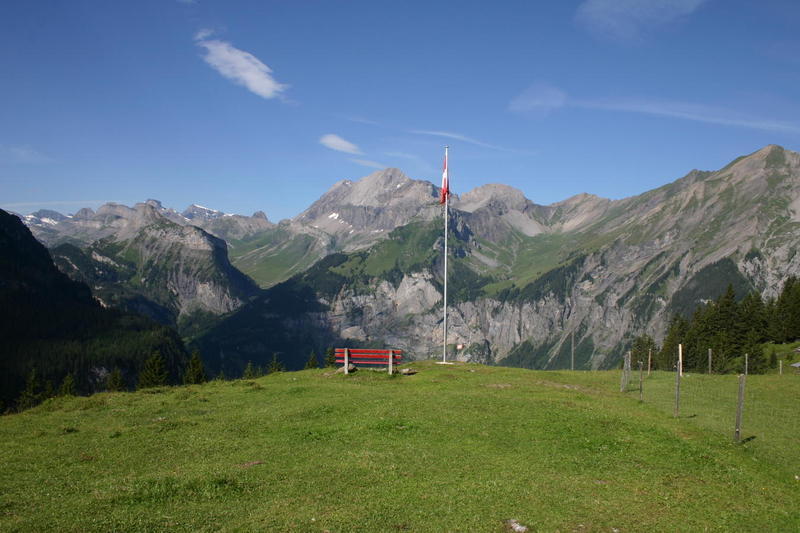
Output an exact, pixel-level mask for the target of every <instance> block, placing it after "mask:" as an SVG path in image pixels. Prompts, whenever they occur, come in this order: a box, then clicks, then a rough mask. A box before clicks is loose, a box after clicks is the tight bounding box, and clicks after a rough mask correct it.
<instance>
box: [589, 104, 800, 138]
mask: <svg viewBox="0 0 800 533" xmlns="http://www.w3.org/2000/svg"><path fill="white" fill-rule="evenodd" d="M575 106H576V107H584V108H589V109H603V110H608V111H625V112H630V113H642V114H645V115H655V116H662V117H670V118H680V119H684V120H693V121H695V122H706V123H709V124H719V125H722V126H739V127H743V128H752V129H757V130H765V131H785V132H795V133H797V132H800V126H798V125H796V124H791V123H788V122H780V121H777V120H769V119H761V118H757V117H752V116H748V115H743V114H741V113H739V112H737V111H733V110H730V109H723V108H717V107H711V106H707V105H703V104H693V103H688V102H673V101H666V100H637V99H630V100H606V101H576V102H575Z"/></svg>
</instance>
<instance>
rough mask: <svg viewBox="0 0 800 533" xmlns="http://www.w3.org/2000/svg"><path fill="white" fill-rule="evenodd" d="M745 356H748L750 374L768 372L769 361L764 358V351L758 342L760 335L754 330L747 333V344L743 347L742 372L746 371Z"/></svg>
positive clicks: (748, 371)
mask: <svg viewBox="0 0 800 533" xmlns="http://www.w3.org/2000/svg"><path fill="white" fill-rule="evenodd" d="M744 354H747V355H748V357H747V373H748V374H764V373H765V372H766V371H767V359H766V357H764V349H763V348H762V347H761V344H759V342H758V333H756V332H755V331H754V330H752V329H751V330H750V331H749V332H748V333H747V336H746V338H745V342H744V344H743V345H742V370H744Z"/></svg>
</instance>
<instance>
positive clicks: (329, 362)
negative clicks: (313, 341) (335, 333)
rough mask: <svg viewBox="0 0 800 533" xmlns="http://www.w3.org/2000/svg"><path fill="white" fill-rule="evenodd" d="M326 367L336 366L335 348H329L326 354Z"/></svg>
mask: <svg viewBox="0 0 800 533" xmlns="http://www.w3.org/2000/svg"><path fill="white" fill-rule="evenodd" d="M325 366H326V367H327V368H333V367H334V366H336V350H334V349H333V346H331V347H329V348H328V349H327V350H326V352H325Z"/></svg>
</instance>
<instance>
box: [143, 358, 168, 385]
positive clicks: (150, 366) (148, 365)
mask: <svg viewBox="0 0 800 533" xmlns="http://www.w3.org/2000/svg"><path fill="white" fill-rule="evenodd" d="M168 376H169V374H168V373H167V364H166V362H165V361H164V356H162V355H161V352H159V351H158V350H156V351H154V352H153V355H151V356H150V357H149V358H148V359H147V360H146V361H145V362H144V366H143V367H142V371H141V372H140V373H139V387H138V388H140V389H148V388H151V387H161V386H164V385H166V384H167V378H168Z"/></svg>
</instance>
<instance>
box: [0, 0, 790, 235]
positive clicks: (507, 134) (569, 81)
mask: <svg viewBox="0 0 800 533" xmlns="http://www.w3.org/2000/svg"><path fill="white" fill-rule="evenodd" d="M797 20H800V2H797V1H796V0H762V1H759V2H752V1H744V0H742V1H739V0H650V1H645V0H576V1H572V2H570V1H559V2H546V1H536V2H534V1H519V2H516V1H508V2H495V3H489V2H477V1H460V2H430V1H427V2H414V1H407V2H390V1H382V0H371V1H363V2H362V1H347V2H345V1H341V2H336V1H332V0H320V1H313V0H291V1H290V0H281V1H266V0H264V1H254V2H237V1H231V0H229V1H224V2H223V1H212V0H196V1H189V0H183V1H179V0H158V1H147V0H137V1H136V2H108V1H102V0H96V1H79V0H73V1H70V2H60V1H41V2H38V1H37V2H31V1H27V0H19V1H15V0H7V1H5V2H2V3H0V72H2V77H0V206H2V207H3V208H6V209H11V210H14V211H18V212H22V213H28V212H31V211H34V210H36V209H39V208H53V209H57V210H60V211H62V212H65V213H66V212H74V211H76V210H77V209H78V208H80V207H84V206H90V207H97V206H98V205H100V204H101V203H103V202H106V201H117V202H122V203H125V204H128V205H131V204H133V203H135V202H137V201H143V200H145V199H147V198H157V199H160V200H162V201H163V202H164V204H165V205H167V206H171V207H175V208H179V209H182V208H184V207H185V206H186V205H188V204H190V203H199V204H202V205H207V206H209V207H214V208H217V209H221V210H223V211H225V212H233V213H242V214H250V213H252V212H254V211H256V210H264V211H265V212H266V213H267V215H268V216H269V218H270V219H271V220H276V221H277V220H279V219H282V218H287V217H291V216H294V215H296V214H297V213H299V212H300V211H302V210H303V209H304V208H305V207H307V206H308V205H309V204H310V203H312V202H313V201H314V200H316V199H317V198H318V197H319V196H320V195H321V194H323V193H324V192H325V191H326V190H327V189H328V188H330V186H331V185H333V184H334V183H335V182H336V181H338V180H341V179H358V178H360V177H362V176H364V175H366V174H368V173H370V172H372V171H373V170H374V169H375V168H378V167H381V168H382V167H385V166H393V167H398V168H401V169H402V170H403V171H404V172H406V174H408V175H409V176H410V177H412V178H416V179H428V180H431V181H433V182H434V183H438V181H439V180H440V178H441V174H440V166H441V159H442V154H443V146H444V145H445V144H448V145H450V147H451V148H450V168H451V186H452V188H453V190H454V192H456V193H462V192H465V191H467V190H469V189H472V188H474V187H476V186H479V185H481V184H484V183H493V182H501V183H506V184H509V185H512V186H514V187H517V188H519V189H521V190H523V191H524V192H525V194H526V195H527V196H528V197H529V198H530V199H531V200H533V201H535V202H537V203H543V204H547V203H551V202H554V201H558V200H562V199H565V198H567V197H569V196H571V195H573V194H577V193H580V192H590V193H594V194H598V195H600V196H605V197H609V198H621V197H625V196H630V195H633V194H638V193H641V192H643V191H645V190H648V189H651V188H654V187H657V186H659V185H662V184H664V183H666V182H669V181H672V180H674V179H676V178H678V177H681V176H683V175H684V174H686V173H687V172H688V171H690V170H691V169H693V168H700V169H705V170H711V169H717V168H720V167H722V166H724V165H725V164H726V163H727V162H729V161H730V160H731V159H733V158H735V157H737V156H739V155H742V154H745V153H750V152H752V151H755V150H757V149H759V148H761V147H762V146H764V145H766V144H770V143H775V144H780V145H782V146H785V147H786V148H789V149H795V150H796V149H800V101H799V99H798V98H799V96H800V90H798V88H800V37H798V33H797V29H796V28H797Z"/></svg>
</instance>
